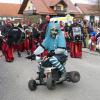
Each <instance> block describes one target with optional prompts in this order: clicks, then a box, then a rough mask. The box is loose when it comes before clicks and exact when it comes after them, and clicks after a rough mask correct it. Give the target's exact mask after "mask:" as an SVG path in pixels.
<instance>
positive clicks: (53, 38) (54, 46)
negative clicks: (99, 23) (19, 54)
mask: <svg viewBox="0 0 100 100" xmlns="http://www.w3.org/2000/svg"><path fill="white" fill-rule="evenodd" d="M45 49H47V50H48V51H49V54H48V57H49V59H48V60H49V62H50V63H51V64H52V66H53V67H57V69H58V70H59V71H60V72H61V78H60V80H61V81H63V80H65V76H66V70H65V67H64V66H63V64H61V63H60V59H64V58H67V52H66V41H65V37H64V34H63V33H62V31H61V29H60V26H59V24H58V23H53V22H50V23H49V25H48V27H47V29H46V34H45V39H44V41H43V42H42V43H41V45H40V46H39V47H38V48H37V49H36V50H35V51H34V54H33V55H32V56H28V57H27V58H28V59H30V57H31V58H32V57H33V56H34V55H39V54H41V53H42V52H43V51H44V50H45ZM33 58H34V57H33Z"/></svg>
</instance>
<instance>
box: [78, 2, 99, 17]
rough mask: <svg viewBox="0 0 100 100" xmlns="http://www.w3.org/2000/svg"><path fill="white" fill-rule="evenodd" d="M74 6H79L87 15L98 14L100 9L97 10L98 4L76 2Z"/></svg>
mask: <svg viewBox="0 0 100 100" xmlns="http://www.w3.org/2000/svg"><path fill="white" fill-rule="evenodd" d="M76 6H78V7H79V8H80V10H81V11H82V13H83V14H87V15H100V11H99V10H97V7H98V5H90V4H79V3H77V4H76Z"/></svg>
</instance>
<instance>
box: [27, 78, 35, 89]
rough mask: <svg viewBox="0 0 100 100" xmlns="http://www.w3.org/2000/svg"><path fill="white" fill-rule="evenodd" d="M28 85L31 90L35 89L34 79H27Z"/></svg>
mask: <svg viewBox="0 0 100 100" xmlns="http://www.w3.org/2000/svg"><path fill="white" fill-rule="evenodd" d="M28 87H29V89H30V90H31V91H34V90H36V89H37V84H36V81H35V80H29V82H28Z"/></svg>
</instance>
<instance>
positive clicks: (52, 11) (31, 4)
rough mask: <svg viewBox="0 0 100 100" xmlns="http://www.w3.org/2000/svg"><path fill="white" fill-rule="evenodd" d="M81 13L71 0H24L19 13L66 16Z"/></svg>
mask: <svg viewBox="0 0 100 100" xmlns="http://www.w3.org/2000/svg"><path fill="white" fill-rule="evenodd" d="M67 13H70V14H72V15H75V14H80V12H79V11H78V10H77V9H76V7H75V6H74V5H73V3H72V2H71V1H70V0H24V1H23V3H22V5H21V7H20V10H19V14H23V15H42V16H45V15H47V14H48V15H51V16H65V15H66V14H67Z"/></svg>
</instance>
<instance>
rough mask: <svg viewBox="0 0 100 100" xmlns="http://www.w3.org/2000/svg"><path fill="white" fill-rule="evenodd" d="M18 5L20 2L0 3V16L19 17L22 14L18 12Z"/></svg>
mask: <svg viewBox="0 0 100 100" xmlns="http://www.w3.org/2000/svg"><path fill="white" fill-rule="evenodd" d="M20 6H21V5H20V4H11V3H0V16H2V17H4V16H6V17H9V16H11V17H21V16H22V15H19V14H18V11H19V9H20Z"/></svg>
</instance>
